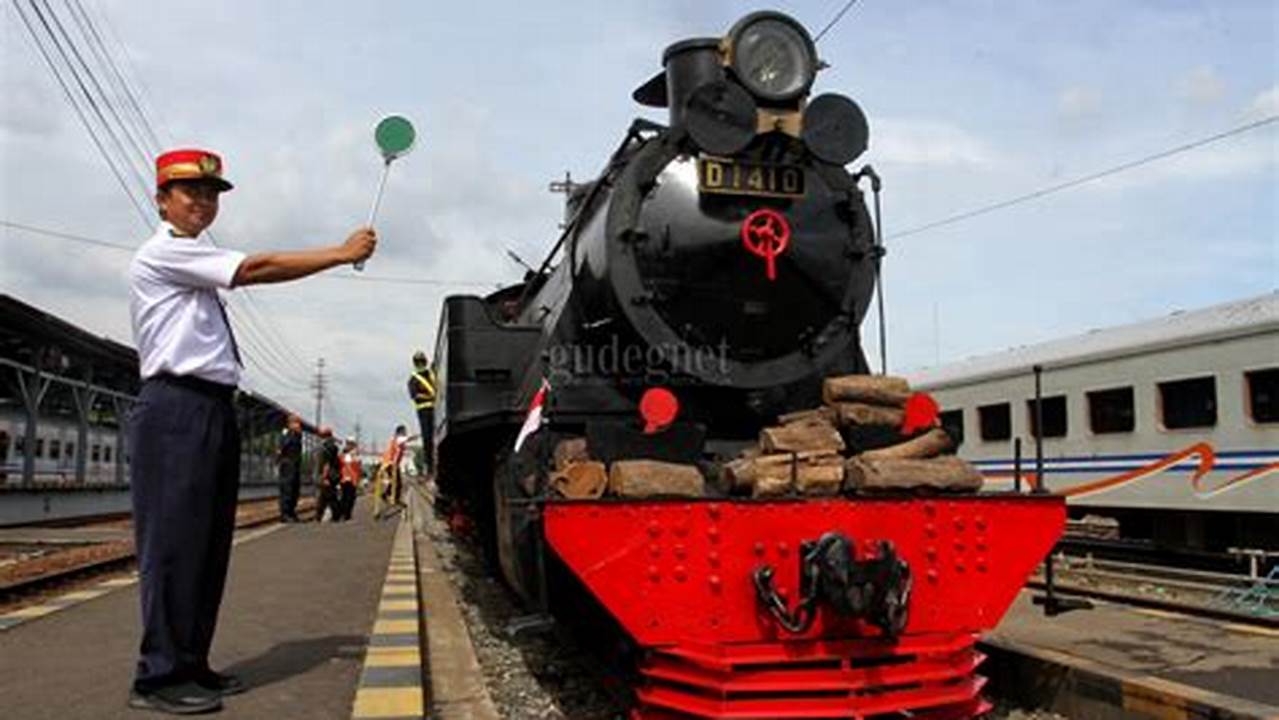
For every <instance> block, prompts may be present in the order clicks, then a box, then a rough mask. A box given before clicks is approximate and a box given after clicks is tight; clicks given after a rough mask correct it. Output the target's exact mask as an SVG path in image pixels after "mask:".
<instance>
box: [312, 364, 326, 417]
mask: <svg viewBox="0 0 1279 720" xmlns="http://www.w3.org/2000/svg"><path fill="white" fill-rule="evenodd" d="M311 389H312V390H314V391H315V427H316V428H317V429H318V428H319V427H320V421H322V420H323V419H324V390H325V379H324V358H320V359H319V360H316V361H315V380H313V381H312V382H311Z"/></svg>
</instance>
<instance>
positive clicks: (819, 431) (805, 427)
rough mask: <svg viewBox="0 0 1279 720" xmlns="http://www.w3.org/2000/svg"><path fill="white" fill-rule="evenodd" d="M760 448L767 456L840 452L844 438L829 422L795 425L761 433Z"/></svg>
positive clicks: (773, 428) (764, 430) (767, 429)
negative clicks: (774, 454)
mask: <svg viewBox="0 0 1279 720" xmlns="http://www.w3.org/2000/svg"><path fill="white" fill-rule="evenodd" d="M759 446H760V448H762V449H763V450H764V453H765V454H769V453H779V452H810V451H822V452H839V451H840V450H843V449H844V438H842V437H840V435H839V431H838V430H836V429H835V427H834V426H833V425H831V424H830V423H828V422H825V421H822V422H817V421H812V422H805V423H793V424H791V425H781V426H779V427H770V428H764V429H763V430H760V431H759Z"/></svg>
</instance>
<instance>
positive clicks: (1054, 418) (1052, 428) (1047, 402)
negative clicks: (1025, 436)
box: [1026, 395, 1066, 437]
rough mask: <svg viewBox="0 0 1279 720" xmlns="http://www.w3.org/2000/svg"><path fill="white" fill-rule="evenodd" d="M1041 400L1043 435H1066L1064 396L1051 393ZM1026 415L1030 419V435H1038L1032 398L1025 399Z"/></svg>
mask: <svg viewBox="0 0 1279 720" xmlns="http://www.w3.org/2000/svg"><path fill="white" fill-rule="evenodd" d="M1041 400H1042V401H1043V404H1044V437H1066V396H1065V395H1053V396H1052V397H1046V398H1041ZM1026 417H1028V418H1029V419H1030V422H1029V423H1028V424H1029V425H1030V436H1031V437H1039V424H1038V423H1036V422H1035V399H1034V398H1031V399H1029V400H1027V401H1026Z"/></svg>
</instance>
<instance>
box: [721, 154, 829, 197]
mask: <svg viewBox="0 0 1279 720" xmlns="http://www.w3.org/2000/svg"><path fill="white" fill-rule="evenodd" d="M697 189H698V190H700V191H702V192H704V193H721V194H724V195H763V196H766V197H788V198H797V197H803V196H804V169H803V168H801V167H799V166H798V165H770V164H766V163H754V162H739V161H737V160H727V159H725V158H717V157H703V158H698V160H697Z"/></svg>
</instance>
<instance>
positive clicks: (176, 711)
mask: <svg viewBox="0 0 1279 720" xmlns="http://www.w3.org/2000/svg"><path fill="white" fill-rule="evenodd" d="M129 707H131V708H137V709H139V710H155V711H157V712H162V713H168V714H170V715H199V714H202V713H211V712H217V711H219V710H221V709H222V697H221V696H220V695H219V694H218V693H216V692H213V691H211V690H207V689H205V688H202V687H200V686H199V685H197V684H195V683H193V682H185V683H180V684H178V685H165V686H162V687H157V688H149V689H146V690H141V689H139V688H137V687H134V688H133V690H132V691H131V692H130V693H129Z"/></svg>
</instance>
